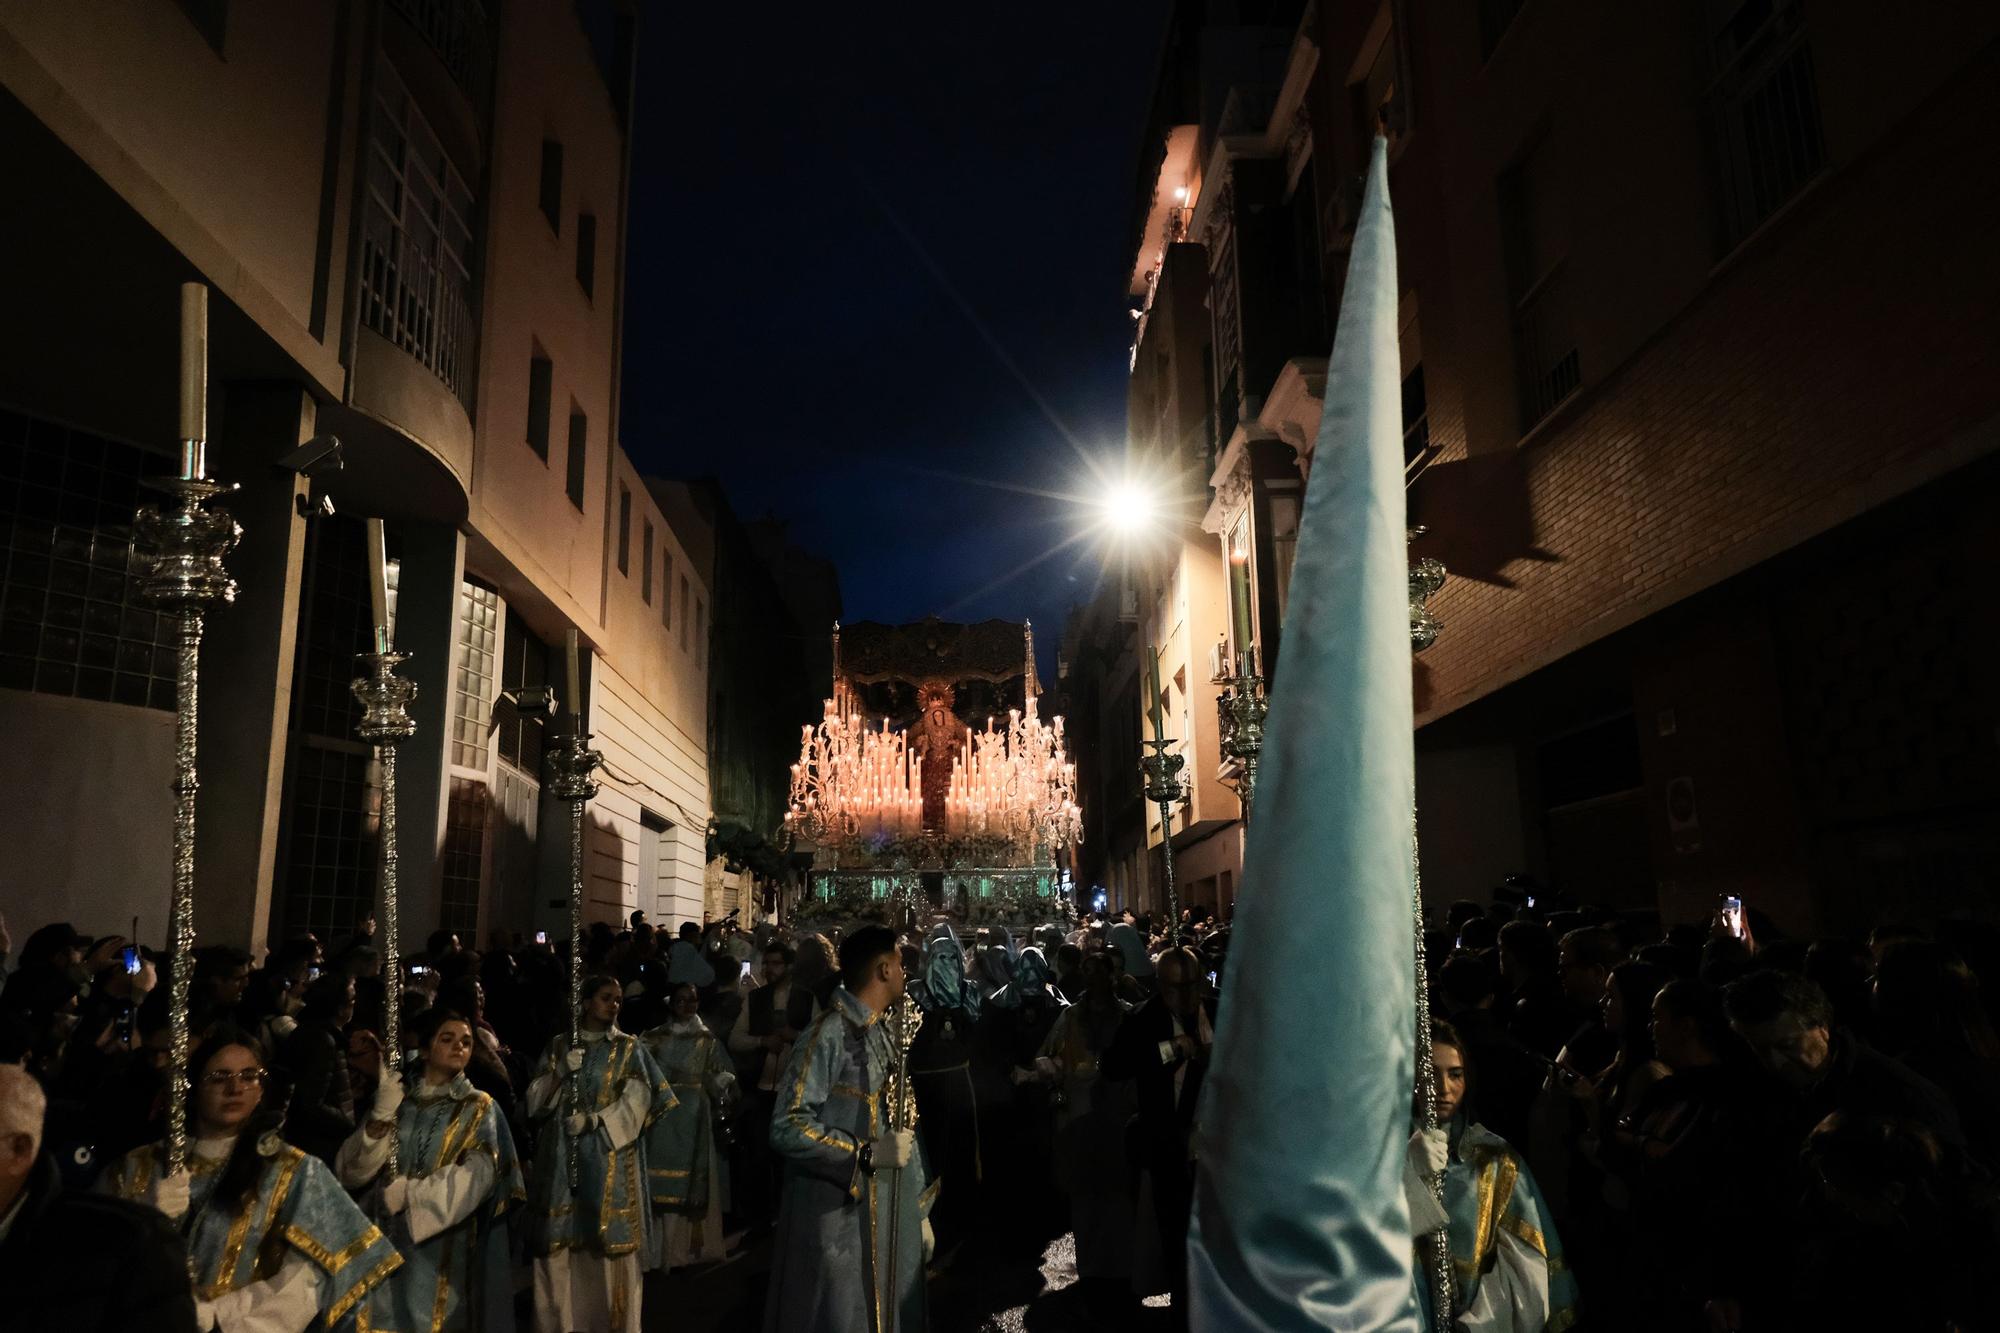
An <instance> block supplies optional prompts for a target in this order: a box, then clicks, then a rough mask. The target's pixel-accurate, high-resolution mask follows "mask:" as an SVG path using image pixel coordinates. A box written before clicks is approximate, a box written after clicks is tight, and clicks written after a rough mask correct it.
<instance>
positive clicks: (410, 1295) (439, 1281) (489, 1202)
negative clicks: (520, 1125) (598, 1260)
mask: <svg viewBox="0 0 2000 1333" xmlns="http://www.w3.org/2000/svg"><path fill="white" fill-rule="evenodd" d="M360 1132H361V1133H364V1134H365V1133H366V1132H367V1130H366V1129H365V1128H364V1129H362V1130H361V1131H360ZM396 1136H397V1141H398V1143H399V1144H400V1147H401V1157H402V1160H401V1166H402V1170H403V1173H404V1174H405V1175H406V1176H408V1177H409V1178H410V1179H411V1180H412V1181H417V1180H424V1179H427V1178H429V1177H430V1176H431V1175H432V1174H433V1173H435V1172H438V1171H442V1170H444V1169H445V1168H447V1167H453V1166H462V1165H464V1164H466V1162H467V1161H468V1160H469V1159H471V1158H473V1157H475V1156H478V1155H482V1154H483V1155H484V1156H486V1157H487V1158H488V1159H490V1164H491V1165H492V1167H493V1185H492V1188H491V1189H490V1190H489V1191H488V1192H487V1194H486V1197H485V1198H484V1199H482V1200H480V1202H479V1203H478V1204H477V1205H476V1206H475V1207H474V1208H473V1210H472V1213H471V1215H470V1216H468V1217H466V1218H465V1219H464V1220H462V1221H460V1222H457V1223H455V1224H453V1225H452V1226H449V1227H446V1228H445V1229H444V1230H443V1231H441V1232H439V1233H438V1234H436V1235H434V1236H430V1237H428V1238H427V1239H425V1240H422V1241H415V1240H413V1239H412V1238H411V1235H410V1216H411V1214H410V1213H409V1212H408V1211H405V1212H402V1213H398V1214H397V1215H396V1216H395V1217H393V1218H390V1219H389V1220H388V1221H387V1222H385V1223H384V1224H383V1225H384V1227H385V1229H386V1230H387V1232H388V1234H389V1235H390V1236H391V1237H392V1238H394V1240H395V1241H396V1245H397V1248H398V1249H400V1250H401V1251H402V1254H403V1266H402V1268H401V1269H399V1270H397V1271H396V1272H395V1273H394V1274H393V1275H391V1277H390V1278H389V1280H388V1281H387V1282H386V1283H384V1284H383V1285H382V1286H380V1287H378V1288H376V1290H375V1292H374V1295H373V1297H372V1299H371V1301H370V1306H369V1308H370V1316H369V1317H370V1322H371V1323H372V1324H373V1326H374V1327H375V1328H377V1329H384V1330H395V1333H406V1331H407V1333H486V1330H489V1329H493V1330H501V1329H504V1330H508V1333H511V1331H512V1329H513V1328H514V1285H513V1273H512V1270H511V1268H510V1267H509V1264H508V1255H507V1220H506V1219H507V1213H508V1211H509V1210H510V1209H512V1208H514V1207H515V1206H516V1205H517V1204H519V1203H521V1202H522V1201H523V1200H525V1199H526V1198H527V1189H526V1186H525V1185H524V1183H523V1181H522V1178H521V1162H520V1159H519V1158H518V1157H517V1156H516V1155H515V1152H514V1136H513V1135H512V1134H511V1133H509V1132H508V1128H507V1117H506V1116H505V1115H504V1114H503V1113H502V1112H501V1110H500V1108H499V1107H498V1106H496V1105H494V1102H493V1099H492V1098H491V1097H489V1096H487V1095H486V1094H485V1093H483V1092H481V1091H479V1090H478V1089H477V1088H475V1087H473V1086H472V1084H471V1083H469V1082H467V1081H466V1078H465V1076H464V1075H463V1074H461V1075H459V1076H458V1077H457V1078H456V1079H454V1080H452V1082H451V1083H450V1084H448V1085H446V1087H445V1089H444V1091H443V1092H442V1093H441V1094H440V1095H436V1096H430V1097H425V1096H421V1095H419V1094H417V1093H412V1094H411V1095H409V1096H407V1097H405V1098H404V1099H403V1105H402V1109H401V1110H400V1111H399V1112H398V1113H397V1117H396ZM343 1169H344V1168H343ZM348 1179H350V1180H351V1179H353V1177H352V1176H349V1177H348ZM383 1183H385V1182H383V1181H382V1180H381V1178H380V1177H378V1178H377V1183H376V1186H375V1188H374V1189H372V1190H371V1191H370V1196H369V1197H370V1199H371V1200H372V1201H373V1202H374V1203H375V1204H376V1205H377V1207H378V1209H379V1206H380V1203H381V1185H382V1184H383ZM377 1216H380V1213H379V1211H378V1212H377Z"/></svg>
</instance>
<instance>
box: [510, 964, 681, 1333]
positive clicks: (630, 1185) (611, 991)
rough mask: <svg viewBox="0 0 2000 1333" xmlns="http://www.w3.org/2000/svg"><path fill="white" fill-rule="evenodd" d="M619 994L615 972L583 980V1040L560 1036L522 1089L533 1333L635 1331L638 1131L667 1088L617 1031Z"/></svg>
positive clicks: (664, 1104)
mask: <svg viewBox="0 0 2000 1333" xmlns="http://www.w3.org/2000/svg"><path fill="white" fill-rule="evenodd" d="M623 1000H624V991H623V988H622V987H621V986H620V985H619V984H618V980H617V978H615V977H607V976H594V977H589V978H587V979H586V980H585V981H584V983H583V1023H582V1030H583V1041H582V1043H581V1045H580V1046H578V1047H576V1048H574V1049H572V1048H571V1047H570V1044H569V1037H568V1036H567V1034H565V1035H562V1036H558V1037H557V1038H556V1039H555V1040H554V1041H552V1042H551V1043H549V1050H548V1054H547V1056H545V1057H544V1059H543V1060H542V1064H541V1071H540V1072H539V1073H538V1074H536V1076H535V1079H534V1081H533V1082H532V1083H530V1084H529V1085H528V1115H529V1116H530V1117H531V1118H532V1119H534V1120H538V1121H540V1122H541V1131H540V1133H539V1135H538V1136H537V1138H536V1144H535V1165H534V1175H533V1179H532V1181H531V1183H530V1185H529V1190H528V1199H529V1210H528V1211H529V1216H528V1223H529V1228H528V1248H529V1252H530V1253H531V1254H532V1255H533V1256H534V1259H535V1328H536V1329H537V1331H538V1333H571V1331H572V1330H575V1329H594V1330H603V1333H638V1328H639V1290H640V1269H639V1256H640V1251H641V1250H642V1249H643V1247H644V1246H645V1243H646V1224H647V1215H648V1213H649V1211H650V1208H649V1206H648V1195H647V1191H646V1166H645V1161H644V1157H645V1149H644V1145H643V1143H642V1138H643V1136H644V1134H645V1132H646V1128H647V1126H649V1125H651V1124H652V1123H653V1121H654V1120H656V1119H658V1118H659V1116H660V1115H661V1114H662V1113H664V1112H665V1111H666V1110H667V1109H668V1108H670V1107H671V1106H672V1105H673V1104H674V1094H673V1090H672V1089H671V1088H669V1087H668V1086H667V1079H666V1076H665V1075H664V1074H662V1073H661V1072H660V1071H659V1067H658V1066H656V1065H655V1064H654V1063H653V1058H652V1056H650V1055H648V1054H647V1053H646V1048H645V1046H644V1045H642V1044H641V1043H640V1041H639V1039H638V1038H637V1037H634V1036H632V1035H630V1034H629V1033H625V1032H621V1031H619V1029H618V1011H619V1009H620V1007H621V1006H622V1004H623ZM572 1083H574V1086H575V1088H576V1090H577V1096H576V1098H575V1100H574V1103H573V1104H572V1101H571V1098H570V1097H569V1095H568V1089H569V1087H570V1086H571V1084H572ZM572 1141H574V1142H575V1143H576V1145H577V1174H576V1184H575V1187H574V1188H573V1189H572V1187H571V1185H570V1175H569V1146H570V1143H571V1142H572Z"/></svg>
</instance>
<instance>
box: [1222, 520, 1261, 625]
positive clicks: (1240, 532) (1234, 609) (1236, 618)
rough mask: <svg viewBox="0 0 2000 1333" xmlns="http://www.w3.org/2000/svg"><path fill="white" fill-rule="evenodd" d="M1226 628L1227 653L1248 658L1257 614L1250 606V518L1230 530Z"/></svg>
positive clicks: (1237, 523)
mask: <svg viewBox="0 0 2000 1333" xmlns="http://www.w3.org/2000/svg"><path fill="white" fill-rule="evenodd" d="M1228 552H1229V627H1230V645H1229V646H1230V651H1231V652H1233V653H1235V654H1237V655H1238V656H1240V657H1245V658H1247V657H1248V656H1249V653H1250V645H1251V644H1252V643H1254V642H1255V641H1256V633H1255V631H1254V630H1253V629H1252V625H1253V624H1254V622H1255V620H1256V611H1255V609H1254V608H1253V607H1252V606H1251V604H1250V515H1249V513H1248V512H1245V513H1242V514H1239V515H1237V517H1236V522H1235V523H1234V524H1232V525H1231V526H1230V529H1229V545H1228Z"/></svg>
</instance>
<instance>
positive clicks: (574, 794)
mask: <svg viewBox="0 0 2000 1333" xmlns="http://www.w3.org/2000/svg"><path fill="white" fill-rule="evenodd" d="M568 647H569V663H568V665H569V672H568V676H567V678H566V679H565V680H564V682H563V689H564V702H565V703H566V704H567V705H568V710H569V733H568V734H567V735H566V736H564V737H563V739H562V743H561V746H560V748H558V749H556V750H554V751H552V752H551V753H550V754H549V767H550V768H551V769H552V770H554V774H555V777H554V781H553V782H552V783H551V784H550V790H551V791H553V792H554V794H555V796H556V799H558V800H562V801H568V802H569V1049H570V1050H572V1051H580V1050H582V1049H583V807H584V806H585V805H586V804H588V803H589V801H590V798H591V797H593V796H595V795H597V782H596V780H595V779H594V778H592V777H591V774H592V773H593V772H594V771H595V770H596V769H597V767H598V765H600V764H602V763H603V762H604V756H603V755H601V754H599V753H598V752H597V751H595V750H593V749H591V748H590V733H589V732H587V731H585V730H584V729H583V713H582V711H581V708H580V703H581V697H580V690H579V684H578V682H579V681H580V680H581V675H580V670H579V669H580V663H579V652H578V644H577V635H576V631H575V630H574V629H572V630H570V632H569V641H568ZM581 1085H582V1075H581V1074H580V1073H566V1074H565V1075H564V1079H563V1101H564V1108H565V1109H564V1112H563V1113H564V1115H566V1116H571V1115H575V1114H576V1113H577V1110H578V1108H579V1107H580V1106H581V1105H582V1092H583V1089H582V1086H581ZM568 1138H569V1187H570V1189H571V1191H572V1192H574V1191H575V1189H576V1186H577V1157H576V1149H577V1140H576V1136H575V1135H573V1134H572V1135H569V1136H568Z"/></svg>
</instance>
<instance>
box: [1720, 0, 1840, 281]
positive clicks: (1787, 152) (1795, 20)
mask: <svg viewBox="0 0 2000 1333" xmlns="http://www.w3.org/2000/svg"><path fill="white" fill-rule="evenodd" d="M1801 8H1802V7H1801V6H1800V5H1799V4H1797V3H1796V0H1713V3H1711V5H1710V15H1711V31H1712V33H1713V36H1712V38H1711V46H1710V49H1711V51H1712V53H1713V59H1714V62H1715V70H1716V78H1715V83H1714V85H1713V87H1712V88H1711V90H1710V98H1711V116H1712V118H1713V122H1714V126H1715V136H1716V139H1717V141H1718V148H1719V152H1718V157H1719V158H1720V160H1721V162H1722V169H1723V195H1724V198H1723V210H1724V216H1723V236H1722V241H1723V246H1724V248H1725V249H1726V248H1728V247H1730V246H1733V245H1735V244H1736V243H1737V242H1738V241H1740V240H1742V239H1743V238H1744V237H1746V236H1748V235H1749V234H1750V233H1751V232H1753V231H1755V230H1756V229H1757V227H1758V225H1759V224H1761V223H1762V222H1763V221H1764V220H1765V219H1766V218H1768V217H1770V216H1771V215H1772V214H1773V213H1775V212H1777V211H1778V209H1779V208H1780V207H1782V206H1783V205H1784V204H1785V203H1786V201H1788V200H1790V199H1791V198H1792V197H1793V196H1794V195H1796V194H1797V193H1798V192H1799V191H1800V190H1802V189H1804V188H1805V186H1806V184H1807V183H1808V182H1810V181H1811V180H1812V179H1813V178H1814V177H1815V176H1817V175H1818V174H1819V173H1820V170H1821V168H1822V167H1824V166H1825V164H1826V145H1825V143H1824V141H1823V139H1822V137H1821V130H1820V111H1819V85H1818V81H1817V79H1816V78H1815V77H1814V74H1813V59H1812V47H1811V46H1810V45H1809V44H1808V42H1807V41H1806V30H1805V21H1804V16H1803V14H1802V12H1801Z"/></svg>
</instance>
